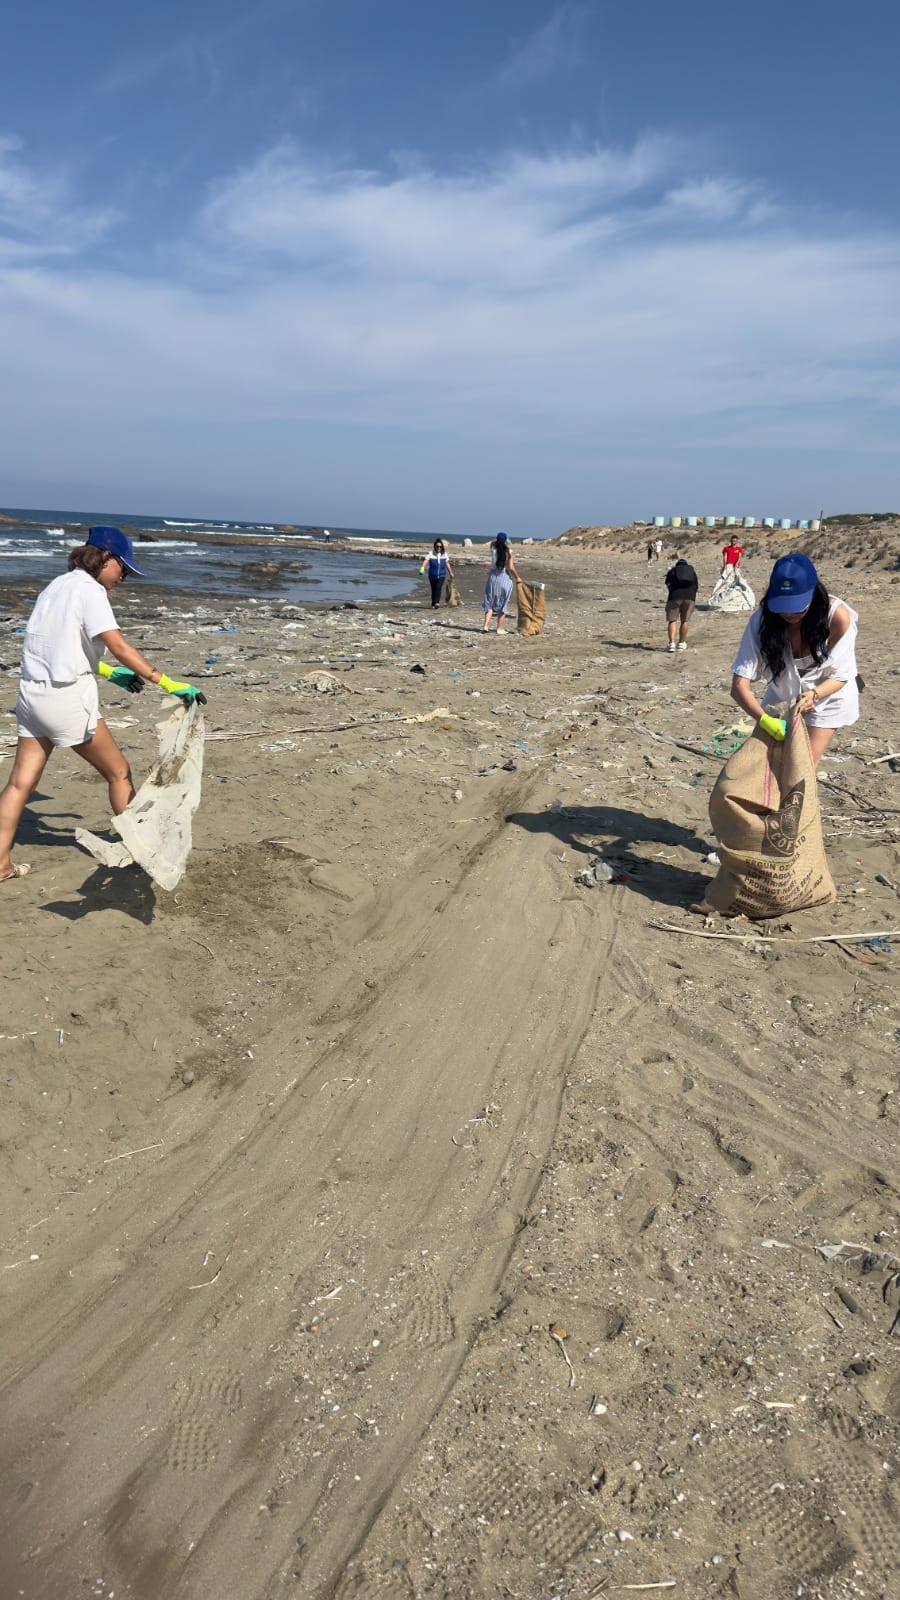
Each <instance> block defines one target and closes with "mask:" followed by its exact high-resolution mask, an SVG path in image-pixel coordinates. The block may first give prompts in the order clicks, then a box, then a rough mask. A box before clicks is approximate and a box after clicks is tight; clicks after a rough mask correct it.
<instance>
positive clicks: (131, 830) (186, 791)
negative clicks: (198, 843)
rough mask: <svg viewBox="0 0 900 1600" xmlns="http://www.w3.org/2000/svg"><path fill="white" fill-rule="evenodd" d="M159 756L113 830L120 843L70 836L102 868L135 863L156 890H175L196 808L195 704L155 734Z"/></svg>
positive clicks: (79, 831)
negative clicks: (154, 884)
mask: <svg viewBox="0 0 900 1600" xmlns="http://www.w3.org/2000/svg"><path fill="white" fill-rule="evenodd" d="M157 731H158V733H159V754H158V756H157V759H156V761H155V763H154V765H153V766H152V767H151V769H150V771H149V773H148V774H147V777H146V778H145V779H144V782H143V783H142V784H141V787H140V788H139V790H138V792H137V794H136V795H135V797H134V799H133V800H131V801H130V802H129V804H128V805H127V806H126V807H125V810H124V811H123V812H122V813H121V814H120V815H119V816H117V817H113V819H112V825H113V827H114V828H115V830H116V833H118V834H119V837H120V839H121V840H122V843H121V844H117V843H115V842H111V841H109V840H107V839H101V838H100V837H99V836H98V835H97V834H95V833H90V832H89V831H88V830H87V829H86V828H76V830H75V837H76V839H77V840H78V843H79V844H80V845H83V847H84V849H85V850H87V851H88V852H89V854H90V855H92V856H94V858H95V859H96V860H97V861H100V862H102V863H103V865H104V866H105V867H130V866H132V865H133V864H134V863H135V862H136V863H137V864H138V866H141V867H143V869H144V871H145V872H146V873H147V875H148V877H150V878H152V879H153V882H154V883H156V884H158V885H159V887H160V888H161V889H167V890H172V889H176V888H177V887H178V885H179V883H180V882H181V880H182V878H183V877H184V874H185V872H186V871H187V864H188V857H189V855H190V853H191V818H192V817H193V815H194V812H195V811H196V809H197V807H198V805H199V804H200V788H201V781H202V777H203V740H204V723H203V712H202V710H201V708H200V706H199V704H197V703H195V704H193V705H191V706H188V707H187V708H185V707H184V706H181V705H179V706H177V707H176V709H175V710H174V711H173V713H172V715H171V716H170V717H167V718H166V720H165V722H161V723H160V724H159V726H158V729H157Z"/></svg>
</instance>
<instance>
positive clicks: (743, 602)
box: [706, 566, 756, 611]
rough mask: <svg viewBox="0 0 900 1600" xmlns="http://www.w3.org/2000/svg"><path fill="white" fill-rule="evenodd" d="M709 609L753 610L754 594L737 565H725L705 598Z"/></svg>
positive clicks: (754, 603) (754, 604)
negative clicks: (707, 597) (710, 592)
mask: <svg viewBox="0 0 900 1600" xmlns="http://www.w3.org/2000/svg"><path fill="white" fill-rule="evenodd" d="M706 603H707V606H708V607H709V608H710V610H711V611H753V610H754V608H755V606H756V595H755V594H754V593H753V590H752V589H751V587H750V585H749V583H748V582H747V580H746V578H745V577H744V576H743V574H742V573H741V572H740V570H739V569H738V568H737V567H730V566H729V567H726V568H725V570H724V572H723V573H722V576H721V578H720V579H719V581H718V583H717V584H716V587H715V588H714V589H713V592H712V594H711V595H710V597H709V599H708V600H707V602H706Z"/></svg>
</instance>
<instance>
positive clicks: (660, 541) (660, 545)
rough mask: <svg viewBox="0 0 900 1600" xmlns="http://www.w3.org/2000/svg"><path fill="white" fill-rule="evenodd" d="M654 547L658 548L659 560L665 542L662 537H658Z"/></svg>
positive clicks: (657, 556)
mask: <svg viewBox="0 0 900 1600" xmlns="http://www.w3.org/2000/svg"><path fill="white" fill-rule="evenodd" d="M654 549H655V550H656V559H657V561H658V560H659V558H660V556H661V555H662V553H663V542H662V539H657V541H656V544H655V545H654Z"/></svg>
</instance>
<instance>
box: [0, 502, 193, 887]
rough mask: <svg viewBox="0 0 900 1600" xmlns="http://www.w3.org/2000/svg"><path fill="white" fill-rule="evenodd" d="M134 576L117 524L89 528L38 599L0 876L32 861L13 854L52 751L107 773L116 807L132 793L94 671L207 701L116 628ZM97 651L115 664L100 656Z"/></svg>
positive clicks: (7, 794)
mask: <svg viewBox="0 0 900 1600" xmlns="http://www.w3.org/2000/svg"><path fill="white" fill-rule="evenodd" d="M131 572H135V573H137V574H138V575H141V569H140V567H138V566H136V565H135V560H134V548H133V546H132V543H131V540H130V539H129V538H128V536H127V534H124V533H123V532H122V530H121V528H91V529H90V530H89V532H88V541H87V544H83V545H79V546H78V547H77V548H76V549H74V550H72V551H70V553H69V570H68V572H64V573H63V574H62V576H61V577H59V578H54V580H53V582H52V583H50V584H48V585H47V587H46V589H44V590H43V591H42V592H41V593H40V594H39V595H38V597H37V600H36V602H35V606H34V610H33V611H32V613H31V616H30V617H29V619H28V623H27V626H26V628H25V641H24V644H23V647H22V681H21V684H20V686H19V698H18V700H17V702H16V732H17V734H18V741H17V744H16V754H15V759H14V761H13V769H12V772H11V774H10V779H9V782H8V784H7V785H6V788H5V789H4V790H3V792H2V794H0V883H4V882H5V881H6V880H7V879H9V878H24V876H25V874H26V873H27V872H30V870H31V868H30V867H29V866H27V865H26V864H25V863H24V862H21V863H19V865H18V866H16V865H14V864H13V861H12V859H11V857H10V850H11V849H12V842H13V839H14V838H15V834H16V829H17V827H18V826H19V819H20V818H21V815H22V812H23V811H24V809H25V805H26V802H27V800H28V798H29V796H30V795H31V793H32V792H33V790H34V789H35V788H36V787H37V785H38V783H39V781H40V777H41V774H42V772H43V770H44V768H45V766H46V765H47V762H48V761H49V759H50V755H51V752H52V751H53V750H54V749H55V748H60V749H72V750H74V751H75V753H76V755H79V756H81V757H82V759H83V760H85V761H87V762H88V763H89V764H90V766H92V767H94V768H95V769H96V771H97V772H99V773H100V776H101V777H102V778H105V779H106V782H107V784H108V786H109V803H110V805H111V807H112V809H113V812H114V813H115V814H116V815H117V816H118V814H119V813H120V812H122V811H124V810H125V807H126V806H127V804H128V802H129V800H131V799H132V798H133V796H134V786H133V784H132V781H131V769H130V767H129V765H128V762H127V761H126V759H125V757H124V756H123V754H122V752H121V750H120V749H119V747H118V745H117V744H116V741H115V739H114V738H113V736H112V734H111V733H110V731H109V729H108V727H107V726H106V723H105V722H104V721H103V719H102V717H101V716H100V700H99V696H98V693H97V677H98V675H99V676H100V677H103V678H109V679H110V680H111V681H112V682H113V683H114V684H116V686H117V687H118V688H121V689H128V690H129V691H130V692H131V693H132V694H134V693H137V692H138V691H139V690H141V689H143V687H144V679H145V678H146V679H148V680H149V682H150V683H156V684H158V685H159V687H160V688H161V689H164V690H165V691H166V693H167V694H173V695H176V696H177V698H178V699H179V700H182V701H184V702H185V703H186V704H191V703H192V702H193V701H194V700H200V701H203V700H204V698H205V697H204V696H203V695H202V694H201V693H200V691H199V689H195V688H194V686H193V684H190V683H180V682H175V681H174V680H173V679H171V678H167V677H166V675H165V673H163V672H158V671H157V669H156V667H151V665H150V663H149V661H147V659H146V658H145V657H144V656H142V655H141V652H140V651H139V650H135V649H134V647H133V646H132V645H130V644H129V643H128V641H127V640H126V639H125V638H124V637H123V635H122V634H121V633H120V631H119V626H118V623H117V622H116V619H115V616H114V614H113V609H112V606H111V605H110V601H109V595H110V591H111V590H112V589H114V588H116V586H117V585H118V584H120V583H124V582H125V578H126V575H127V574H128V573H131ZM104 648H106V649H108V650H109V652H110V654H111V655H112V656H114V657H115V659H116V661H117V662H119V665H118V666H115V667H113V666H110V665H109V663H108V662H106V661H103V660H102V659H101V658H102V656H103V652H104Z"/></svg>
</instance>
